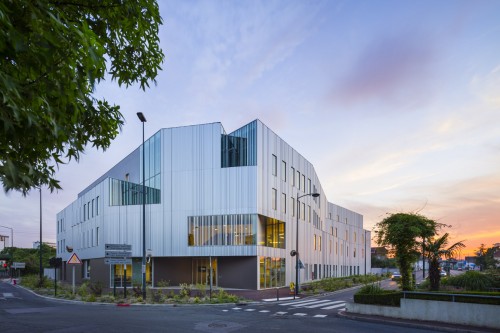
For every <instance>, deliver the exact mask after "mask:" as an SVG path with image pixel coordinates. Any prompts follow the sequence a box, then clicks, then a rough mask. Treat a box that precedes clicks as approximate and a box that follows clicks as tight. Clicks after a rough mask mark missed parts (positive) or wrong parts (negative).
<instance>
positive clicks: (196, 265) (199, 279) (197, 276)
mask: <svg viewBox="0 0 500 333" xmlns="http://www.w3.org/2000/svg"><path fill="white" fill-rule="evenodd" d="M192 274H193V277H192V278H193V280H192V281H193V284H203V285H206V286H210V282H211V283H212V284H211V285H212V286H213V287H217V286H218V284H217V276H218V274H217V258H216V257H208V258H207V257H203V258H193V266H192ZM210 280H211V281H210Z"/></svg>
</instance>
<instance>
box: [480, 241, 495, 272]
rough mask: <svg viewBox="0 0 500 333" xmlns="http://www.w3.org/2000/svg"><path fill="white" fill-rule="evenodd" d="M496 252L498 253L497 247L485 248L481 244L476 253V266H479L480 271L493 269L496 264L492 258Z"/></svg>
mask: <svg viewBox="0 0 500 333" xmlns="http://www.w3.org/2000/svg"><path fill="white" fill-rule="evenodd" d="M496 251H500V248H499V247H498V246H492V247H489V248H486V246H485V245H484V244H481V246H480V247H479V249H478V250H477V252H476V254H477V257H476V265H479V267H480V269H481V270H485V269H495V268H496V267H497V264H498V263H497V261H496V260H495V257H494V254H495V252H496Z"/></svg>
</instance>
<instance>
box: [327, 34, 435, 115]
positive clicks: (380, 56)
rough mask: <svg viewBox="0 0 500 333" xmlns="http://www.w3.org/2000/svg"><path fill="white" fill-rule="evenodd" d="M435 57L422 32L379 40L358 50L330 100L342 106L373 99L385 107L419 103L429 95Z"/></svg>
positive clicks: (429, 41)
mask: <svg viewBox="0 0 500 333" xmlns="http://www.w3.org/2000/svg"><path fill="white" fill-rule="evenodd" d="M436 57H437V50H436V49H435V47H434V42H433V40H432V38H429V37H426V36H424V34H423V33H420V32H407V33H399V34H395V35H392V36H387V37H386V36H383V37H380V38H378V39H376V40H374V41H373V42H372V43H371V44H370V45H368V46H367V47H366V48H365V49H364V50H362V51H361V53H360V54H359V56H358V58H357V60H356V61H354V62H353V65H352V67H351V68H350V69H349V70H348V71H347V73H346V74H345V75H344V76H343V77H341V78H340V81H339V82H338V83H337V84H336V85H335V87H334V88H333V91H332V92H331V96H330V98H331V99H332V100H333V101H334V102H338V103H341V104H343V105H351V104H357V103H365V102H369V101H370V100H373V99H376V100H377V101H378V102H381V103H382V104H386V105H390V104H397V105H402V104H405V105H407V104H411V103H417V104H420V103H422V102H425V100H428V99H429V98H430V96H432V91H431V89H430V88H431V83H432V69H433V65H434V63H435V60H436ZM366 111H367V112H369V111H370V110H366Z"/></svg>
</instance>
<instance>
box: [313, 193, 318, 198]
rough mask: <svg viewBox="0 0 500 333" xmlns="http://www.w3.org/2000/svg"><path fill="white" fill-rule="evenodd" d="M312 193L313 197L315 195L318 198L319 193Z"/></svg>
mask: <svg viewBox="0 0 500 333" xmlns="http://www.w3.org/2000/svg"><path fill="white" fill-rule="evenodd" d="M311 195H312V197H313V198H317V197H319V193H313V194H311Z"/></svg>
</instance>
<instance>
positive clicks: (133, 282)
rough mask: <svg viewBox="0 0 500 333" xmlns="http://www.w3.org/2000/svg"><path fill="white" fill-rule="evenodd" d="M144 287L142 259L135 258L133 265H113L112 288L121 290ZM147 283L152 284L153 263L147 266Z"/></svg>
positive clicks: (111, 274) (111, 272)
mask: <svg viewBox="0 0 500 333" xmlns="http://www.w3.org/2000/svg"><path fill="white" fill-rule="evenodd" d="M125 283H126V285H127V287H132V286H141V285H142V258H135V259H133V261H132V265H130V264H129V265H111V271H110V287H111V288H112V287H113V286H115V287H117V288H119V287H123V286H124V285H125ZM146 283H148V284H150V283H151V263H147V264H146Z"/></svg>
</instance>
